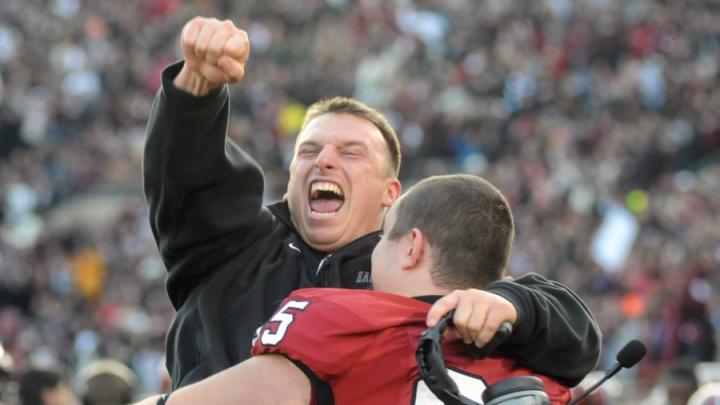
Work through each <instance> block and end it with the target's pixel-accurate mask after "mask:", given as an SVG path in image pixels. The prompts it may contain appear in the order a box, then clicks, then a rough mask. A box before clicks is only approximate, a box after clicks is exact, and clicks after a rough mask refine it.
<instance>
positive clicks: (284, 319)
mask: <svg viewBox="0 0 720 405" xmlns="http://www.w3.org/2000/svg"><path fill="white" fill-rule="evenodd" d="M308 304H310V301H288V302H287V304H285V305H284V306H283V307H282V308H281V309H280V310H279V311H277V312H276V313H275V315H273V317H272V318H270V320H269V321H268V323H278V326H277V329H276V330H275V332H273V331H270V330H268V329H265V330H263V331H262V334H261V335H260V342H262V344H264V345H267V346H275V345H277V344H278V343H280V342H281V341H282V340H283V338H284V337H285V333H287V330H288V328H289V327H290V324H291V323H293V321H294V320H295V315H293V314H292V313H288V312H287V311H288V310H290V309H298V310H301V311H302V310H304V309H305V307H307V306H308Z"/></svg>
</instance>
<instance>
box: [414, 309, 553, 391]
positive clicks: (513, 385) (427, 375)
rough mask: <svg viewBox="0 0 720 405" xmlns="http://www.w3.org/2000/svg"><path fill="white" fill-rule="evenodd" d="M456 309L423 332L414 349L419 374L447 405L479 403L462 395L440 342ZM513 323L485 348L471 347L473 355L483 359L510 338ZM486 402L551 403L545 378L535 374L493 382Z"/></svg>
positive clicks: (504, 326) (503, 326) (503, 327)
mask: <svg viewBox="0 0 720 405" xmlns="http://www.w3.org/2000/svg"><path fill="white" fill-rule="evenodd" d="M453 315H455V311H454V310H453V311H450V312H448V313H447V314H445V316H443V317H442V319H440V321H439V322H438V323H437V324H436V325H435V326H433V327H432V328H429V329H427V330H425V331H424V332H423V333H422V334H421V335H420V345H419V346H418V348H417V351H416V352H415V357H416V359H417V364H418V368H419V369H420V376H421V377H422V379H423V381H425V384H427V386H428V388H429V389H430V391H432V393H433V394H435V396H436V397H438V399H440V400H441V401H442V402H443V403H444V404H445V405H479V404H478V403H477V402H475V401H473V400H471V399H470V398H467V397H465V396H463V395H462V394H460V390H459V389H458V387H457V384H455V381H453V380H452V378H450V376H449V375H448V372H447V366H446V365H445V359H444V355H443V351H442V346H441V341H442V335H443V332H445V329H447V328H448V327H449V326H451V325H452V318H453ZM511 333H512V325H510V323H508V322H503V323H502V324H501V325H500V327H499V328H498V330H497V332H496V333H495V336H493V338H492V340H490V342H488V344H486V345H485V346H483V347H482V348H477V347H475V346H474V345H471V346H468V350H469V353H470V355H471V356H472V357H473V358H475V359H484V358H485V357H487V356H488V355H490V353H492V351H493V350H495V348H496V347H497V346H498V345H499V344H500V343H502V342H503V341H505V340H506V339H507V338H509V337H510V334H511ZM482 399H483V402H484V403H485V405H550V399H549V398H548V396H547V394H546V393H545V385H544V384H543V382H542V380H540V379H539V378H537V377H534V376H522V377H512V378H508V379H506V380H503V381H499V382H497V383H495V384H492V385H490V386H489V387H487V388H486V389H485V391H484V392H483V395H482Z"/></svg>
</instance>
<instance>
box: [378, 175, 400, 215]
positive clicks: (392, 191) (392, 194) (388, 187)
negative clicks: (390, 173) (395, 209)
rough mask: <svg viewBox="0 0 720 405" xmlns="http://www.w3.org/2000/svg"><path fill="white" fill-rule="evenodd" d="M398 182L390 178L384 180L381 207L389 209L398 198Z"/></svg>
mask: <svg viewBox="0 0 720 405" xmlns="http://www.w3.org/2000/svg"><path fill="white" fill-rule="evenodd" d="M401 189H402V187H401V186H400V180H398V179H396V178H394V177H391V178H388V179H387V180H385V193H384V194H383V199H382V205H383V207H385V208H390V206H391V205H393V203H394V202H395V200H397V199H398V197H400V190H401Z"/></svg>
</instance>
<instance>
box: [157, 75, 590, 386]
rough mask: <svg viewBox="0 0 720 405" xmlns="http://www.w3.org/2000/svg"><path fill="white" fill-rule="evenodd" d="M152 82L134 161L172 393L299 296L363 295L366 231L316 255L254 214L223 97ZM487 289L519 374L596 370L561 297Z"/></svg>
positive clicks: (539, 281) (535, 280) (278, 219)
mask: <svg viewBox="0 0 720 405" xmlns="http://www.w3.org/2000/svg"><path fill="white" fill-rule="evenodd" d="M181 66H182V65H181V64H180V63H178V64H174V65H171V66H170V67H168V68H167V69H166V70H165V71H164V72H163V77H162V78H163V85H162V88H161V89H160V91H159V92H158V94H157V96H156V99H155V103H154V105H153V108H152V111H151V115H150V120H149V123H148V129H147V140H146V145H145V155H144V162H143V175H144V177H143V181H144V191H145V196H146V199H147V202H148V205H149V211H150V223H151V226H152V230H153V234H154V236H155V239H156V241H157V245H158V249H159V251H160V254H161V256H162V258H163V261H164V263H165V266H166V268H167V270H168V278H167V283H166V286H167V292H168V295H169V297H170V300H171V302H172V305H173V306H174V308H175V310H176V311H177V315H176V317H175V320H174V321H173V324H172V326H171V329H170V331H169V334H168V340H167V365H168V369H169V371H170V374H171V376H172V381H173V388H178V387H180V386H184V385H187V384H190V383H193V382H195V381H198V380H200V379H202V378H205V377H207V376H209V375H211V374H213V373H216V372H218V371H221V370H223V369H225V368H228V367H230V366H232V365H233V364H235V363H237V362H240V361H242V360H244V359H246V358H248V357H249V354H250V348H251V340H252V337H253V334H254V332H255V329H256V328H257V327H259V326H260V325H261V324H262V323H263V321H265V320H266V319H268V318H269V317H270V316H271V315H272V313H273V312H274V310H275V309H276V306H277V305H278V304H279V303H280V302H281V300H282V299H284V298H285V297H287V296H288V295H289V293H290V292H291V291H293V290H296V289H298V288H303V287H319V286H324V287H343V288H371V282H370V255H371V252H372V249H373V247H374V246H375V244H376V242H377V241H378V234H377V233H372V234H369V235H366V236H364V237H362V238H360V239H357V240H355V241H353V242H351V243H350V244H348V245H346V246H345V247H343V248H341V249H339V250H337V251H335V252H333V253H332V254H329V255H325V254H323V253H321V252H318V251H316V250H314V249H312V248H311V247H309V246H308V245H307V244H306V243H305V242H304V241H303V240H302V239H301V238H300V236H299V235H298V233H297V231H296V230H295V229H294V227H293V225H292V223H291V221H290V214H289V211H288V207H287V204H286V203H284V202H278V203H275V204H272V205H269V206H266V205H263V202H262V197H263V187H264V180H263V173H262V170H261V168H260V167H259V166H258V164H257V163H256V162H255V161H254V160H253V159H252V158H251V157H250V156H249V155H247V154H246V153H245V152H244V151H243V150H242V149H240V148H239V147H238V146H237V145H235V144H234V143H233V142H232V141H230V140H228V139H226V136H225V134H226V131H227V125H228V119H229V98H228V91H227V87H222V88H220V89H218V90H216V91H214V92H213V93H211V94H209V95H207V96H204V97H194V96H192V95H190V94H188V93H185V92H182V91H180V90H178V89H177V88H175V87H174V85H173V84H172V79H173V78H174V77H175V75H177V73H178V72H179V69H180V67H181ZM486 290H488V291H491V292H493V293H496V294H498V295H501V296H503V297H505V298H507V299H508V300H510V301H511V302H512V303H513V304H514V305H515V307H516V308H517V310H518V322H517V325H516V327H515V331H514V332H513V335H512V337H511V338H510V339H509V340H508V341H507V342H506V343H505V344H504V345H503V349H504V352H507V353H510V354H511V355H512V356H514V357H516V358H518V360H520V361H521V362H523V363H524V364H525V365H527V366H529V367H531V368H534V369H536V370H537V371H539V372H543V373H545V374H548V375H551V376H555V377H557V378H559V379H560V380H561V381H564V382H565V383H567V384H569V385H574V384H576V383H577V382H579V381H580V379H582V378H583V377H584V376H585V374H587V373H588V372H590V371H592V370H593V368H594V367H595V365H596V363H597V361H598V357H599V349H600V338H601V336H600V332H599V330H598V328H597V325H596V323H595V321H594V319H593V317H592V315H591V314H590V311H589V310H588V309H587V307H586V306H585V304H584V303H583V302H582V301H581V300H580V299H579V298H578V297H577V296H576V295H575V294H574V293H573V292H572V291H570V290H569V289H567V288H566V287H564V286H562V285H561V284H559V283H556V282H552V281H549V280H547V279H545V278H543V277H541V276H539V275H537V274H529V275H526V276H523V277H521V278H518V279H516V280H514V281H507V280H505V281H497V282H495V283H493V284H491V285H489V286H488V287H487V288H486Z"/></svg>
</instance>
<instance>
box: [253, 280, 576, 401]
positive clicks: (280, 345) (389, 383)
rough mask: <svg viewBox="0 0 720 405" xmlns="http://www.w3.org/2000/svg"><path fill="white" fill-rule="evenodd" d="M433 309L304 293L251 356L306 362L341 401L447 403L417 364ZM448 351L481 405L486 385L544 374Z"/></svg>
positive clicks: (288, 304)
mask: <svg viewBox="0 0 720 405" xmlns="http://www.w3.org/2000/svg"><path fill="white" fill-rule="evenodd" d="M429 309H430V305H429V304H427V303H425V302H422V301H419V300H416V299H412V298H407V297H402V296H398V295H394V294H388V293H382V292H377V291H364V290H343V289H331V288H322V289H304V290H297V291H295V292H293V293H292V294H291V295H290V296H289V297H288V298H287V299H286V300H285V301H284V302H283V304H282V305H281V306H280V309H279V310H278V311H277V312H276V313H275V315H273V317H272V318H271V319H270V320H269V321H268V322H267V323H266V324H265V325H263V327H262V328H260V329H259V330H258V335H257V337H256V339H255V342H254V346H253V350H252V354H253V355H260V354H267V353H279V354H283V355H285V356H287V357H288V358H290V359H292V360H295V361H298V362H301V363H303V364H304V365H305V366H307V367H308V368H309V369H310V370H312V372H313V373H314V374H315V375H316V376H317V377H318V378H319V379H320V380H322V381H324V382H326V383H327V384H329V386H330V387H331V389H332V392H333V396H334V399H335V403H336V404H431V403H433V404H434V403H437V404H440V402H439V401H438V400H437V398H435V397H434V396H433V394H432V393H430V391H429V390H428V389H427V388H426V387H425V385H424V383H422V381H421V380H420V375H419V372H418V370H417V364H416V362H415V350H416V349H417V345H418V342H419V337H420V334H421V333H422V332H423V331H424V330H425V328H426V326H425V316H426V314H427V311H428V310H429ZM443 350H444V352H445V359H446V362H447V365H448V369H449V370H450V374H451V376H452V377H453V379H455V381H456V382H457V383H458V386H459V388H460V390H461V392H462V393H463V394H465V395H466V396H468V397H470V398H472V399H474V400H475V401H477V402H481V398H480V395H481V394H482V391H483V390H484V389H485V387H486V386H487V385H490V384H493V383H495V382H498V381H501V380H504V379H506V378H509V377H513V376H521V375H537V374H536V373H533V372H532V371H531V370H528V369H524V368H522V367H519V366H518V365H517V364H516V363H515V362H514V361H512V360H510V359H506V358H500V357H490V358H487V359H484V360H474V359H472V358H471V357H470V356H469V355H468V354H467V350H466V348H465V347H464V346H463V345H461V344H445V345H444V347H443ZM538 377H540V378H541V379H542V380H543V382H544V383H545V390H546V391H547V393H548V396H549V397H550V400H551V401H552V403H553V404H563V403H566V402H567V401H568V400H569V399H570V393H569V390H568V389H567V387H565V386H562V385H561V384H559V383H557V382H556V381H554V380H552V379H550V378H547V377H544V376H541V375H538Z"/></svg>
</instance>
